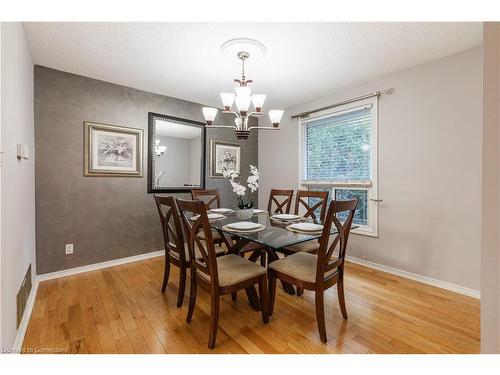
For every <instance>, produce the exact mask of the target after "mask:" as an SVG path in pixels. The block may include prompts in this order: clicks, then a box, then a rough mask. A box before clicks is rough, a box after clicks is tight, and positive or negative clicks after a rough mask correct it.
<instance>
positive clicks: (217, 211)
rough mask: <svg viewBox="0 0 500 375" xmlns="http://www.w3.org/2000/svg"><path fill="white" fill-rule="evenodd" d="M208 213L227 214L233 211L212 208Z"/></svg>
mask: <svg viewBox="0 0 500 375" xmlns="http://www.w3.org/2000/svg"><path fill="white" fill-rule="evenodd" d="M209 211H210V212H214V213H220V214H227V213H230V212H233V210H231V209H230V208H212V209H210V210H209Z"/></svg>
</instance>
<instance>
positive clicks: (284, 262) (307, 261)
mask: <svg viewBox="0 0 500 375" xmlns="http://www.w3.org/2000/svg"><path fill="white" fill-rule="evenodd" d="M334 261H336V259H333V258H332V262H334ZM317 263H318V256H317V255H314V254H310V253H304V252H299V253H295V254H292V255H290V256H287V257H285V258H283V259H280V260H276V261H274V262H272V263H270V264H269V268H271V269H273V270H276V271H278V272H281V273H283V274H285V275H288V276H291V277H293V278H295V279H298V280H302V281H305V282H308V283H314V282H316V265H317ZM335 272H337V270H336V269H335V268H334V269H332V270H331V271H329V272H327V273H326V274H325V278H326V277H329V276H331V275H333V274H334V273H335Z"/></svg>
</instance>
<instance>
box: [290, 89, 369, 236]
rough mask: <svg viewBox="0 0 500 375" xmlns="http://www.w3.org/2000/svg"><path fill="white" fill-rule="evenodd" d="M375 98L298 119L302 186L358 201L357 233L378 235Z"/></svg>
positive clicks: (331, 195)
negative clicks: (357, 199) (355, 198)
mask: <svg viewBox="0 0 500 375" xmlns="http://www.w3.org/2000/svg"><path fill="white" fill-rule="evenodd" d="M377 104H378V100H377V98H376V97H374V98H370V99H365V100H363V101H359V102H356V103H351V104H349V105H344V106H342V107H336V108H334V109H330V110H329V111H328V112H326V111H323V112H318V113H315V114H314V115H312V116H310V117H308V118H305V119H299V140H300V141H299V148H300V150H299V165H300V171H299V174H300V175H299V184H300V185H301V188H307V189H309V190H328V191H329V192H330V200H331V199H338V200H345V199H351V198H354V197H357V198H359V204H358V208H357V210H356V213H355V216H354V224H356V225H358V227H359V228H358V229H356V230H354V231H353V232H354V233H360V234H366V235H370V236H378V222H377V221H378V203H377V199H378V191H377V183H378V181H377Z"/></svg>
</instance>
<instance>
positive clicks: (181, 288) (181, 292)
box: [177, 266, 186, 307]
mask: <svg viewBox="0 0 500 375" xmlns="http://www.w3.org/2000/svg"><path fill="white" fill-rule="evenodd" d="M179 270H180V278H179V294H178V296H177V307H181V306H182V301H184V293H185V290H186V267H185V266H181V267H180V269H179Z"/></svg>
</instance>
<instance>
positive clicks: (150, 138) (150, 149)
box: [148, 112, 207, 194]
mask: <svg viewBox="0 0 500 375" xmlns="http://www.w3.org/2000/svg"><path fill="white" fill-rule="evenodd" d="M155 118H162V119H165V120H173V121H176V122H183V123H186V124H190V125H194V126H199V127H200V128H201V148H202V152H201V176H200V187H191V186H186V187H185V188H179V187H175V188H164V189H163V188H162V189H153V152H154V149H153V147H154V146H153V142H154V139H153V138H154V137H153V134H154V132H155V129H154V119H155ZM206 137H207V131H206V129H205V123H203V122H199V121H193V120H188V119H184V118H180V117H174V116H168V115H163V114H160V113H154V112H149V113H148V193H149V194H151V193H160V194H161V193H188V192H190V191H191V190H204V189H205V180H206V178H205V169H206Z"/></svg>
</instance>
